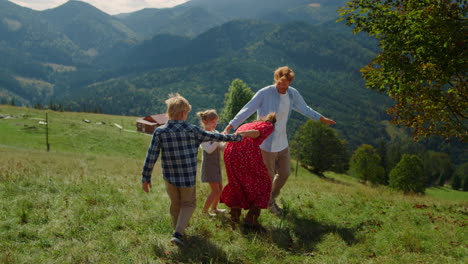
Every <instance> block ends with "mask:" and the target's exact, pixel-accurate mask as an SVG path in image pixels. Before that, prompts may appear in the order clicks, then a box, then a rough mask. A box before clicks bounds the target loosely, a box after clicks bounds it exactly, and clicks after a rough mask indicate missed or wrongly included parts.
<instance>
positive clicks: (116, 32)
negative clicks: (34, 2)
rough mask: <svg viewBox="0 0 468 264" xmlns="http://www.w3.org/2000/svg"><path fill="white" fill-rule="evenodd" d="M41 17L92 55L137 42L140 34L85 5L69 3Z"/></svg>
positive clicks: (77, 2)
mask: <svg viewBox="0 0 468 264" xmlns="http://www.w3.org/2000/svg"><path fill="white" fill-rule="evenodd" d="M40 14H41V17H42V18H44V19H45V20H46V21H48V22H49V23H50V24H51V25H53V26H55V27H56V28H57V29H58V30H59V31H60V32H62V33H63V34H65V35H66V36H67V37H68V38H69V39H70V40H71V41H73V43H75V44H76V45H78V46H79V47H80V48H81V49H82V50H84V51H85V52H86V53H87V54H88V55H89V56H98V55H99V54H100V53H101V52H104V51H105V50H107V49H109V48H111V47H113V46H116V45H118V44H122V43H124V44H135V43H136V42H137V41H138V39H137V34H136V33H135V32H133V31H132V30H131V29H129V28H128V27H127V26H126V25H124V24H123V23H122V22H121V21H120V20H118V19H116V18H114V17H112V16H110V15H108V14H106V13H104V12H102V11H100V10H99V9H97V8H95V7H94V6H92V5H90V4H87V3H85V2H81V1H68V2H66V3H65V4H63V5H61V6H59V7H56V8H53V9H48V10H45V11H43V12H41V13H40Z"/></svg>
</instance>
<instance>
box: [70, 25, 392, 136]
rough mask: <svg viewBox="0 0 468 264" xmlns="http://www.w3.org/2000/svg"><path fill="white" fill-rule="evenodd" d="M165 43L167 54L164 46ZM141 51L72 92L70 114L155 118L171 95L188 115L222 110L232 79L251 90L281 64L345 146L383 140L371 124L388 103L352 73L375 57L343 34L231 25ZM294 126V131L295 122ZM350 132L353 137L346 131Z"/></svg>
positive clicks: (293, 27)
mask: <svg viewBox="0 0 468 264" xmlns="http://www.w3.org/2000/svg"><path fill="white" fill-rule="evenodd" d="M168 42H171V43H172V45H171V48H169V47H168V46H167V45H165V44H164V43H168ZM150 43H151V44H153V45H154V46H153V47H154V49H153V50H151V49H150V47H151V45H150ZM158 43H159V44H160V45H161V46H157V45H158ZM143 46H145V49H143V48H142V46H138V47H135V50H134V51H135V52H137V51H143V52H142V53H140V54H137V53H132V57H133V58H138V59H137V60H135V61H132V60H131V59H130V58H127V59H126V60H125V61H126V62H127V65H126V66H125V67H124V70H120V71H121V72H122V73H125V75H124V74H122V75H120V76H119V77H118V78H113V79H111V80H108V81H104V82H99V83H95V84H92V85H90V86H88V87H86V88H85V89H82V90H80V91H79V92H77V93H75V94H74V95H73V98H74V99H73V100H74V101H75V107H77V110H78V109H79V108H80V107H81V108H82V107H83V106H85V107H86V108H87V109H103V110H104V109H105V110H104V111H105V112H109V113H121V114H124V113H128V114H131V115H144V114H145V113H148V112H149V113H156V112H162V111H164V100H165V99H166V97H167V94H168V93H170V92H179V93H181V94H183V95H184V96H186V97H187V98H188V99H189V100H190V102H191V103H192V105H193V106H194V111H198V110H201V109H207V108H217V109H221V108H222V106H223V101H224V94H225V93H226V91H227V88H228V87H229V85H230V83H231V82H232V80H234V79H236V78H240V79H242V80H244V81H245V82H246V83H247V84H248V85H249V86H250V87H251V88H252V89H253V90H254V91H256V90H258V89H260V88H262V87H264V86H266V85H268V84H270V83H271V80H272V71H273V70H274V69H275V68H276V67H278V66H281V65H285V64H287V65H289V66H291V67H293V69H294V70H295V72H296V74H297V76H298V77H297V79H296V81H295V82H294V84H293V86H296V85H297V88H298V89H299V90H300V91H301V93H302V95H303V96H304V98H305V99H306V101H307V102H310V103H311V106H313V107H314V108H315V109H317V110H319V111H320V112H322V113H324V114H325V115H326V116H331V117H332V118H335V119H337V120H340V122H339V123H340V124H339V125H338V126H337V128H338V129H340V130H341V132H342V133H343V134H344V135H346V138H348V139H349V140H350V142H351V144H353V145H356V144H358V142H362V141H363V140H366V139H367V138H373V137H375V136H376V135H378V134H385V131H383V127H379V125H378V123H375V122H373V121H371V120H381V119H382V118H385V107H387V106H389V104H390V100H388V98H387V97H385V96H383V95H380V94H377V93H375V92H373V91H370V90H367V89H365V88H364V83H363V81H362V78H361V76H360V73H359V71H358V70H359V68H360V67H362V66H363V65H365V63H366V62H367V61H369V60H370V59H371V58H372V56H373V54H374V52H373V51H372V50H369V49H368V48H366V47H365V46H363V45H362V44H361V43H360V40H358V39H350V38H349V37H348V35H347V34H340V33H338V32H334V33H333V34H329V31H327V30H323V29H322V28H321V27H320V26H313V25H309V24H306V23H303V22H292V23H288V24H283V25H278V24H273V23H268V22H264V21H259V20H235V21H231V22H227V23H225V24H223V25H221V26H218V27H215V28H212V29H210V30H208V31H206V32H205V33H202V34H200V35H199V36H197V37H196V38H194V39H187V38H182V37H175V36H171V35H162V36H160V37H158V38H155V39H153V40H151V41H150V42H149V43H145V44H143ZM164 47H165V48H164ZM151 51H152V52H151ZM145 55H146V58H145V57H144V56H145ZM135 69H136V70H135ZM142 71H143V72H142ZM106 95H112V96H111V97H109V96H106ZM294 120H296V121H297V122H296V121H292V124H293V125H292V126H291V128H292V129H293V130H294V129H295V128H296V127H297V126H298V125H299V124H301V123H302V121H300V120H302V117H301V116H294ZM193 121H194V122H196V120H193ZM356 128H359V133H360V135H356V133H355V132H353V130H354V129H356Z"/></svg>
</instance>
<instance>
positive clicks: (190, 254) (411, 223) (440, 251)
mask: <svg viewBox="0 0 468 264" xmlns="http://www.w3.org/2000/svg"><path fill="white" fill-rule="evenodd" d="M0 115H3V116H5V115H10V116H11V118H8V119H5V118H2V119H0V135H1V137H0V157H2V158H1V159H0V263H466V260H467V256H468V252H467V248H466V246H467V240H466V228H467V221H466V215H467V213H468V209H467V206H468V202H467V201H468V199H467V198H468V197H467V194H466V193H463V192H455V191H452V190H448V189H430V190H428V191H427V193H428V195H426V196H404V195H402V194H401V193H397V192H393V191H391V190H389V189H387V188H384V187H370V186H366V185H362V184H359V183H358V182H357V180H356V179H354V178H351V177H349V176H347V175H338V174H332V173H330V174H326V176H327V178H318V177H316V176H315V175H312V174H310V173H309V172H307V171H304V170H303V169H302V168H300V169H299V171H298V172H297V176H296V172H295V171H293V172H292V175H291V178H290V180H289V181H288V184H287V185H286V187H285V188H284V189H283V190H284V191H283V193H282V195H281V196H280V197H281V201H280V202H281V203H282V205H283V206H284V207H285V208H286V214H285V216H284V217H283V218H277V217H275V216H273V215H271V214H270V213H269V212H266V211H265V212H263V213H262V215H261V217H260V221H261V223H262V224H263V226H264V227H265V230H264V231H262V232H250V231H248V230H245V229H244V228H243V227H242V226H236V225H231V223H230V221H229V218H228V217H227V216H218V217H215V218H208V217H205V216H201V215H200V206H201V205H202V203H203V201H204V199H205V198H206V196H207V194H208V187H207V186H206V184H199V185H198V188H197V200H198V209H197V210H196V211H195V214H194V217H193V218H192V220H191V225H190V227H189V229H188V230H187V235H188V237H187V242H188V244H189V245H188V246H187V247H185V248H183V249H179V248H177V247H174V246H172V245H170V243H169V238H170V234H171V229H172V228H171V224H170V216H169V213H168V210H169V209H168V205H169V199H168V197H167V194H166V192H165V189H164V184H163V182H162V179H161V177H160V169H159V165H157V166H156V168H157V169H156V170H155V172H154V176H155V177H154V188H153V189H152V191H151V193H149V194H146V193H144V192H143V191H142V190H141V185H140V171H141V166H142V163H143V159H144V157H145V155H146V148H147V146H148V144H149V141H150V139H151V137H150V136H148V135H144V134H140V133H134V132H133V131H134V130H135V125H134V122H135V117H125V116H111V115H101V114H87V113H66V112H63V113H62V112H53V111H49V112H48V115H49V121H50V122H49V123H50V124H49V125H50V127H49V128H50V131H49V132H50V134H49V141H50V144H51V151H50V152H46V150H45V128H44V127H43V126H41V125H39V121H42V120H40V119H44V118H45V111H44V110H42V111H41V110H34V109H28V108H18V107H10V106H0ZM83 119H86V120H90V122H89V123H86V122H84V121H83ZM97 122H105V123H106V124H104V125H98V124H96V123H97ZM114 123H117V124H119V125H122V126H123V129H122V131H121V130H120V129H119V128H117V127H116V126H115V125H113V124H114Z"/></svg>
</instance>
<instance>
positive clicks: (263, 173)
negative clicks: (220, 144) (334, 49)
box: [220, 122, 274, 209]
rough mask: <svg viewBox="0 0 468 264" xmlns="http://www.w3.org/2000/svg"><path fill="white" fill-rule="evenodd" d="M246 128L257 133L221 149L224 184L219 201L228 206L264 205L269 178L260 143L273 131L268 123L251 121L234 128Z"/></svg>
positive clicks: (269, 185) (265, 204) (267, 199)
mask: <svg viewBox="0 0 468 264" xmlns="http://www.w3.org/2000/svg"><path fill="white" fill-rule="evenodd" d="M247 130H258V131H259V132H260V136H259V137H257V138H255V139H253V138H248V137H244V138H243V139H242V141H240V142H228V143H227V144H226V148H225V149H224V163H225V165H226V173H227V177H228V184H227V185H226V187H224V189H223V192H222V193H221V197H220V201H221V202H222V203H224V204H226V205H227V206H229V207H239V208H243V209H250V208H251V207H253V206H255V207H258V208H267V207H268V201H269V199H270V192H271V179H270V176H269V175H268V171H267V168H266V166H265V164H264V163H263V159H262V153H261V150H260V144H262V142H263V141H264V140H265V139H266V138H267V137H268V136H269V135H270V134H271V133H272V132H273V130H274V126H273V124H272V123H270V122H253V123H247V124H244V125H242V126H240V127H239V128H238V129H237V131H238V132H239V131H247Z"/></svg>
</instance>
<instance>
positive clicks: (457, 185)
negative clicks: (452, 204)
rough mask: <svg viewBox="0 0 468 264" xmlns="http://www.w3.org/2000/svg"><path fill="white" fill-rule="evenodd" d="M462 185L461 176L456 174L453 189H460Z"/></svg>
mask: <svg viewBox="0 0 468 264" xmlns="http://www.w3.org/2000/svg"><path fill="white" fill-rule="evenodd" d="M461 185H462V183H461V179H460V176H458V175H454V176H453V180H452V189H454V190H457V191H458V190H459V189H460V187H461Z"/></svg>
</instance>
